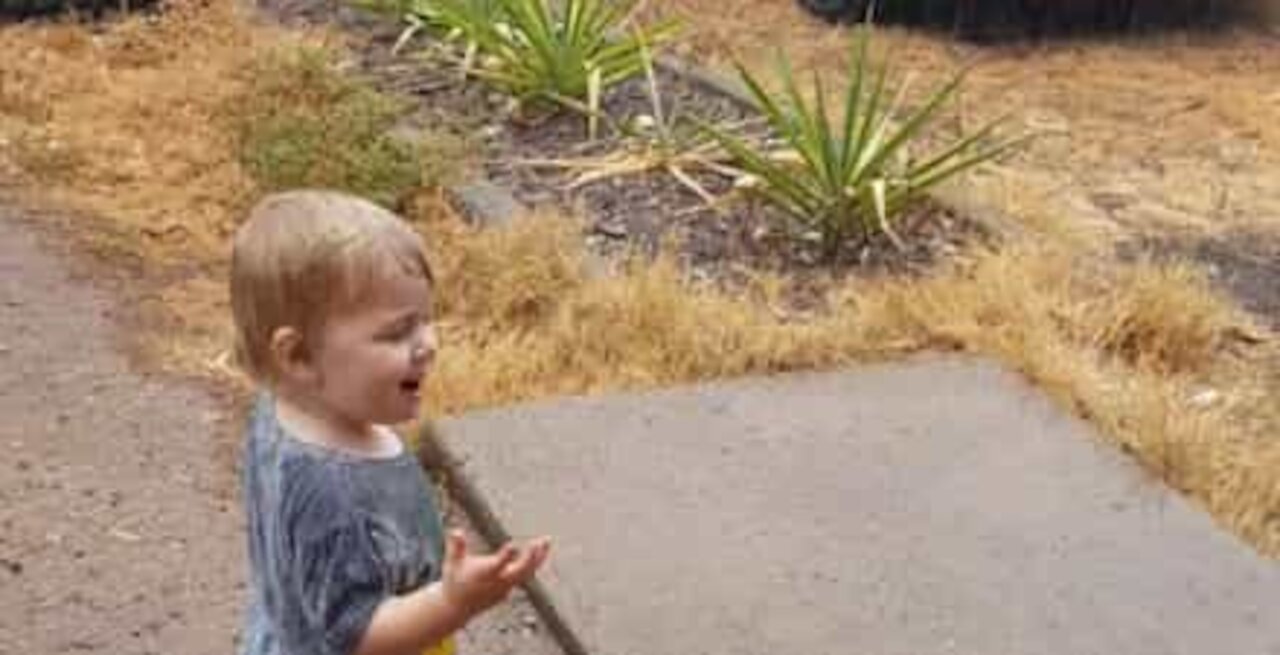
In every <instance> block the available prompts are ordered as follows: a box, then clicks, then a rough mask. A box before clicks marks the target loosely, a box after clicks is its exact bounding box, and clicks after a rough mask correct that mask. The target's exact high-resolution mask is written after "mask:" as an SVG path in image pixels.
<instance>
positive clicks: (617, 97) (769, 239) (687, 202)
mask: <svg viewBox="0 0 1280 655" xmlns="http://www.w3.org/2000/svg"><path fill="white" fill-rule="evenodd" d="M364 27H365V28H366V29H362V30H361V32H363V33H364V34H365V35H366V36H367V39H366V40H364V42H363V44H362V45H361V46H360V47H359V48H358V52H359V53H360V57H361V59H362V61H361V68H362V70H364V71H365V72H366V73H367V74H368V75H369V76H370V78H371V79H372V80H373V82H374V83H375V85H376V86H378V87H379V88H382V89H385V90H390V91H394V92H397V93H400V94H403V95H408V96H410V97H412V98H414V99H415V100H416V101H417V102H418V106H419V111H418V112H417V116H416V122H418V123H419V124H421V125H423V126H425V127H436V128H442V129H448V130H453V131H456V132H460V133H461V135H462V136H463V137H464V138H467V139H471V140H473V141H474V142H476V143H477V144H480V145H481V146H482V147H479V148H478V150H480V151H482V152H483V155H482V156H481V159H482V160H483V162H482V168H483V173H484V175H485V176H486V177H488V178H489V179H491V180H493V181H494V182H496V183H498V184H500V185H502V186H504V187H506V188H508V189H510V190H511V191H512V193H513V194H514V195H515V197H516V198H517V199H519V200H520V201H521V202H523V203H524V204H526V205H529V206H535V207H538V206H551V207H558V208H564V209H569V210H571V211H577V212H579V213H581V214H583V215H584V216H585V217H586V218H587V221H588V224H589V233H588V234H587V236H586V238H587V240H588V242H589V243H591V245H592V246H593V247H594V248H595V249H596V250H598V251H600V252H604V253H618V252H624V251H632V250H634V249H635V248H636V247H639V248H641V249H642V250H646V251H654V250H656V249H657V248H659V247H660V245H661V244H663V243H667V242H669V241H670V240H671V239H672V238H674V242H675V243H678V244H681V246H680V249H679V252H680V253H681V254H682V256H683V258H684V259H685V262H686V263H687V264H688V265H690V266H691V267H693V268H694V269H696V270H697V271H698V272H700V273H705V274H711V275H713V276H715V277H719V276H718V275H717V274H718V273H720V272H723V271H727V270H730V269H733V268H735V267H740V266H744V265H745V266H748V267H750V268H753V269H757V270H771V271H785V272H790V273H801V274H803V273H806V272H808V273H814V274H819V273H821V274H828V273H830V272H832V271H835V272H836V274H847V273H856V274H869V273H912V272H920V271H923V270H926V269H927V268H929V267H931V266H932V265H934V264H935V263H936V262H937V261H938V260H939V258H940V257H943V256H945V255H947V254H950V253H953V252H956V251H958V250H959V249H961V248H962V247H963V246H965V245H966V244H969V243H971V242H973V241H974V240H975V239H982V238H986V237H987V236H989V235H987V234H986V232H985V231H984V230H983V229H982V227H981V226H980V225H979V224H978V223H976V222H974V221H972V220H969V219H967V218H966V217H964V216H961V215H958V214H956V213H954V212H952V211H950V210H948V209H946V208H944V207H941V206H939V205H937V204H934V203H929V202H922V203H920V204H919V205H918V206H916V207H914V208H913V209H911V210H909V211H908V212H907V213H906V215H905V216H903V217H902V219H901V220H900V222H899V223H898V224H897V231H898V233H899V234H900V235H901V236H902V238H903V241H904V242H905V243H906V244H907V245H906V248H905V250H902V251H899V250H897V249H896V248H895V247H894V246H893V245H892V243H891V242H890V241H889V240H888V239H887V238H884V237H877V238H873V239H870V240H867V241H863V242H851V243H849V244H847V246H846V247H845V248H843V249H842V250H841V251H840V252H839V254H838V256H837V257H836V258H835V260H834V261H831V260H828V259H825V258H823V257H821V256H820V253H819V251H818V248H817V247H816V245H815V244H813V243H807V242H805V241H803V240H799V239H795V238H794V237H790V236H787V235H784V233H783V230H782V229H781V227H782V225H783V224H784V220H785V218H784V216H783V215H782V214H780V213H779V212H778V210H776V209H775V208H772V207H770V206H768V205H767V204H765V203H763V202H760V201H751V200H748V199H745V198H733V199H732V200H730V201H729V202H726V203H724V204H723V205H722V206H721V207H720V209H719V211H716V210H712V209H711V208H708V207H707V206H706V205H705V203H704V202H703V201H702V200H701V199H700V198H699V197H698V196H697V195H696V194H695V193H694V192H692V191H691V190H689V189H688V188H686V187H685V186H684V185H682V184H680V183H679V182H678V181H677V180H675V179H674V178H673V177H672V176H670V175H669V174H666V173H661V172H654V173H645V174H635V175H630V174H629V175H625V176H621V177H613V178H608V179H605V180H600V181H596V182H592V183H589V184H586V185H582V186H580V187H576V188H573V189H570V188H569V186H570V185H571V183H572V181H573V179H574V176H575V175H576V173H574V172H572V171H565V170H561V169H555V168H537V167H533V166H528V165H522V164H520V163H518V162H521V161H524V160H532V159H543V160H545V159H562V158H581V157H586V156H596V155H603V154H608V153H611V152H615V151H617V150H618V149H619V147H620V146H622V141H621V139H620V138H619V137H618V136H617V135H610V134H605V133H603V132H602V134H601V136H600V137H599V138H598V139H597V140H596V141H594V142H587V139H586V137H587V130H586V121H585V119H584V118H583V117H582V116H580V115H576V114H573V113H565V112H562V113H559V114H551V115H543V116H540V117H535V118H529V117H519V116H513V115H511V111H510V107H509V106H508V104H507V100H506V99H505V98H504V97H502V96H501V95H500V94H496V93H493V92H491V91H489V90H488V89H487V88H486V87H485V86H484V85H483V84H479V83H475V82H470V83H463V82H462V81H461V80H460V79H459V76H458V74H457V72H456V71H455V70H451V69H450V68H449V67H447V66H441V65H428V64H424V63H421V62H414V61H413V60H412V57H411V56H409V55H407V54H405V53H403V52H402V53H401V54H400V55H398V56H393V55H391V53H390V49H391V45H392V44H393V42H394V40H395V37H396V35H397V32H398V29H397V26H396V25H394V24H391V23H387V22H385V21H384V22H382V23H378V24H376V25H373V26H370V25H369V24H368V23H365V25H364ZM658 82H659V86H660V89H661V91H662V95H663V98H664V103H665V104H666V108H665V111H666V112H667V114H668V115H673V114H691V115H696V116H698V117H700V118H702V119H704V120H710V121H713V122H719V121H728V122H731V123H736V122H740V121H743V120H744V119H748V118H750V117H752V116H753V115H754V114H753V113H752V112H751V111H750V110H749V109H748V108H747V107H744V106H743V105H741V104H740V103H739V102H738V101H736V100H734V99H731V98H728V97H726V96H724V95H722V94H720V93H717V92H715V91H713V90H711V89H708V88H706V87H703V86H702V85H700V84H699V83H697V82H695V81H692V80H690V79H688V78H686V77H684V76H679V75H675V74H671V73H669V72H666V71H659V73H658ZM605 108H606V109H607V111H608V112H609V114H610V115H611V116H614V117H627V116H634V115H638V114H650V113H652V103H651V100H650V98H649V95H648V91H647V82H646V81H645V80H644V79H636V80H632V81H630V82H627V83H625V84H623V85H620V86H619V87H615V88H614V89H612V90H611V91H610V92H609V93H608V94H607V96H606V98H605ZM686 172H688V173H690V175H691V176H692V177H694V178H695V179H697V181H698V182H699V183H700V184H701V185H702V186H704V187H705V188H706V189H707V190H708V191H710V192H711V193H712V194H714V195H716V196H722V195H724V194H729V193H730V192H731V191H732V184H731V181H730V180H728V179H726V178H724V177H723V176H719V175H716V174H713V173H709V172H699V171H697V170H696V169H691V170H687V171H686Z"/></svg>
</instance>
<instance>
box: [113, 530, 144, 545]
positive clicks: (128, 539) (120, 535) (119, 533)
mask: <svg viewBox="0 0 1280 655" xmlns="http://www.w3.org/2000/svg"><path fill="white" fill-rule="evenodd" d="M107 534H109V535H111V536H112V537H115V538H116V539H119V540H120V541H123V542H125V543H137V542H139V541H142V537H141V536H139V535H137V534H135V533H133V532H129V531H128V530H124V529H122V528H111V530H110V531H108V532H107Z"/></svg>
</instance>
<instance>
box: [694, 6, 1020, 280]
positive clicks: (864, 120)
mask: <svg viewBox="0 0 1280 655" xmlns="http://www.w3.org/2000/svg"><path fill="white" fill-rule="evenodd" d="M870 31H871V29H870V25H868V26H866V29H864V30H863V32H862V36H861V37H860V38H859V39H858V40H856V41H855V43H854V45H853V46H852V48H851V49H850V59H849V65H848V69H849V70H848V75H849V85H848V88H847V90H846V92H845V95H844V106H843V114H842V116H841V117H840V119H839V122H838V123H836V122H833V121H832V119H831V117H830V115H829V114H828V112H827V106H828V105H827V102H828V101H827V95H826V91H825V89H824V87H823V85H822V80H821V78H820V77H818V75H817V74H815V75H814V78H813V100H806V99H805V97H804V96H803V95H801V93H800V91H799V89H798V88H797V87H796V84H795V80H794V78H793V76H792V74H791V70H790V65H789V63H788V62H787V60H786V58H785V57H779V60H778V67H779V73H780V75H781V78H782V81H783V85H784V88H783V91H782V92H781V93H773V92H770V91H766V90H765V89H764V87H763V86H762V85H761V84H760V82H758V81H757V80H756V78H755V77H753V76H752V75H751V74H750V73H748V72H747V70H746V68H744V67H743V66H742V65H741V64H739V65H738V66H737V68H738V72H739V74H740V75H741V77H742V80H743V82H744V83H745V84H746V86H747V89H748V91H749V92H750V94H751V96H752V97H753V99H754V100H755V102H756V104H757V105H758V106H759V108H760V110H761V111H762V112H764V115H765V118H766V119H767V120H768V122H769V125H770V127H771V129H772V130H773V131H774V132H775V133H776V134H777V135H778V136H779V137H780V139H781V141H782V144H783V146H782V147H781V148H776V147H766V146H758V145H754V144H752V143H749V142H747V141H745V140H743V139H741V138H738V137H736V136H734V135H731V134H730V133H728V132H727V131H725V130H724V129H722V128H719V127H716V126H714V125H710V124H706V123H704V124H703V129H704V130H705V131H706V132H707V133H708V134H710V135H711V136H713V137H714V138H715V139H716V140H718V141H719V142H720V144H721V145H722V146H723V147H724V148H725V150H727V151H728V152H729V153H730V154H731V155H733V157H734V158H735V159H736V160H737V162H738V166H739V167H740V168H741V169H742V170H744V171H745V172H746V173H747V174H748V175H749V179H751V181H752V182H753V183H755V184H753V185H750V186H752V187H753V188H755V189H756V190H757V191H758V192H759V193H761V194H763V195H764V196H765V197H766V198H768V199H769V200H772V201H773V202H775V203H776V204H778V205H779V206H780V207H782V208H783V209H784V210H785V211H786V212H787V213H788V214H789V215H790V216H791V217H792V218H793V219H794V221H795V225H793V226H791V227H794V228H798V229H796V230H795V231H796V232H798V233H799V234H800V235H802V236H806V237H807V236H808V235H809V234H812V233H817V235H818V237H819V238H820V240H821V243H822V246H823V250H824V252H825V253H826V255H827V256H828V257H833V256H834V255H835V254H836V253H837V252H838V251H839V249H840V247H841V246H842V245H843V244H844V243H845V242H846V241H847V240H849V239H851V238H853V237H859V236H860V237H862V238H864V239H865V238H867V237H869V236H871V235H873V234H876V233H884V234H886V235H888V236H889V237H890V238H891V239H893V240H894V242H895V243H899V240H898V238H897V235H896V234H895V232H894V230H893V227H892V226H893V221H894V219H895V218H896V217H897V216H898V215H899V213H900V212H901V211H902V210H903V209H904V208H905V207H906V206H907V205H908V204H910V203H911V202H913V201H915V200H918V199H919V198H921V197H922V196H923V194H924V193H925V192H926V191H928V190H929V189H930V188H931V187H933V186H934V185H936V184H938V183H940V182H943V181H945V180H947V179H949V178H951V177H953V176H955V175H957V174H959V173H961V172H963V171H965V170H966V169H968V168H971V167H973V166H976V165H977V164H980V163H982V162H984V161H987V160H989V159H992V158H994V157H996V156H998V155H1000V154H1002V153H1004V152H1006V151H1008V150H1010V149H1011V148H1013V147H1015V146H1016V145H1019V144H1020V143H1021V142H1022V139H1019V140H1013V141H1005V142H1001V143H995V144H987V143H985V142H986V141H987V140H988V138H989V137H990V136H991V135H992V133H993V131H994V130H995V128H996V126H997V125H998V121H995V122H991V123H988V124H987V125H985V126H984V127H982V128H980V129H978V130H977V131H975V132H972V133H970V134H968V135H961V136H960V137H959V138H958V139H957V140H956V141H955V142H954V143H952V144H951V145H949V146H947V147H945V148H943V149H941V150H940V151H938V152H935V153H933V154H930V155H928V156H925V157H919V158H917V157H916V156H915V152H909V151H910V150H911V146H913V145H916V144H917V143H918V141H919V140H920V137H921V136H922V134H923V131H924V129H925V128H926V126H927V125H928V123H929V122H930V121H931V120H932V119H933V118H934V117H935V116H936V114H937V113H938V111H939V110H940V109H942V108H943V107H944V106H945V105H946V103H947V101H948V100H950V99H951V98H952V96H953V94H954V93H955V92H956V90H957V89H958V88H959V87H960V84H961V82H962V80H963V73H960V74H957V75H956V76H954V77H953V78H952V79H951V80H950V81H949V82H947V83H946V84H944V85H943V86H942V87H941V88H939V89H937V90H935V91H934V92H933V93H932V94H931V95H929V96H928V98H927V99H926V100H925V102H924V103H923V104H922V105H921V106H920V107H919V108H917V109H915V110H914V111H913V112H910V113H909V114H908V115H907V116H906V118H905V120H902V121H898V120H897V119H896V115H897V114H898V113H899V111H900V109H901V106H902V101H903V97H904V95H905V90H906V83H905V82H904V83H902V84H899V85H897V88H896V89H892V90H890V88H889V86H888V85H889V82H888V80H889V77H890V75H889V63H888V62H887V61H886V62H884V63H882V64H881V65H880V66H879V67H878V68H877V69H875V70H872V67H871V66H870V65H869V63H868V55H867V44H868V41H869V38H870V37H869V36H868V35H869V33H870Z"/></svg>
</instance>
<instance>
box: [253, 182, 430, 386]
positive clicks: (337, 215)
mask: <svg viewBox="0 0 1280 655" xmlns="http://www.w3.org/2000/svg"><path fill="white" fill-rule="evenodd" d="M391 271H398V272H401V273H404V274H407V275H413V276H418V277H422V278H423V279H425V280H426V281H427V282H428V283H431V282H433V278H432V274H431V267H430V266H429V265H428V263H427V257H426V253H425V252H424V250H423V246H422V240H421V238H420V237H419V236H418V234H417V233H415V232H414V231H413V229H412V228H410V227H409V226H408V225H407V224H406V223H405V222H404V221H402V220H400V218H398V217H397V216H396V215H395V214H393V213H391V212H389V211H387V210H385V209H383V208H381V207H379V206H377V205H375V204H373V203H371V202H368V201H365V200H361V199H360V198H356V197H353V196H349V195H346V194H342V193H337V192H333V191H289V192H285V193H277V194H273V195H270V196H268V197H266V198H264V199H263V200H262V201H261V202H259V203H258V204H257V205H256V206H254V208H253V209H252V210H251V211H250V212H249V217H248V220H246V221H245V223H244V225H242V226H240V229H239V230H238V231H237V232H236V236H235V241H234V246H233V248H232V254H231V311H232V314H233V316H234V318H235V327H236V358H237V360H238V361H239V363H240V365H241V366H243V367H244V368H245V369H246V370H247V371H248V372H249V374H250V375H252V376H253V377H254V378H255V379H257V380H259V381H263V382H270V381H272V380H273V379H274V373H275V371H274V367H273V366H272V361H271V353H270V350H271V339H272V335H274V334H275V332H276V331H277V330H278V329H280V328H282V327H293V328H295V329H297V330H299V331H300V332H301V333H302V335H303V344H304V347H309V348H310V347H315V346H316V345H318V344H319V340H320V333H321V330H322V328H323V326H324V320H325V318H326V317H327V316H329V315H331V313H332V312H335V311H340V310H343V309H347V308H350V307H352V306H354V305H355V304H356V303H357V301H358V300H359V299H360V298H361V297H362V296H366V295H367V293H368V291H369V289H370V287H371V286H372V285H374V284H376V283H377V280H378V279H380V277H381V276H382V275H385V274H387V273H389V272H391Z"/></svg>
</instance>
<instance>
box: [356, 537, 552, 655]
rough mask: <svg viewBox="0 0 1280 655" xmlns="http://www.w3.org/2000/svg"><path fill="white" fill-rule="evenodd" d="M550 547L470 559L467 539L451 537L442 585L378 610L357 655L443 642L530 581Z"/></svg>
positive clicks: (540, 544) (538, 543)
mask: <svg viewBox="0 0 1280 655" xmlns="http://www.w3.org/2000/svg"><path fill="white" fill-rule="evenodd" d="M550 547H551V545H550V542H549V541H548V540H547V539H546V538H542V539H537V540H535V541H533V542H531V543H530V544H529V545H527V546H526V547H524V548H516V547H515V546H513V545H512V544H506V545H504V546H503V547H502V548H501V549H499V550H498V552H496V553H494V554H492V555H469V554H468V553H467V542H466V537H464V536H463V535H462V533H461V532H457V531H454V532H451V533H450V534H449V536H448V539H447V542H446V545H445V557H444V567H443V570H442V572H441V573H442V575H441V579H440V581H439V582H435V583H432V584H429V585H427V586H425V587H422V588H420V589H418V590H417V591H414V592H411V593H408V594H405V595H403V596H395V597H392V598H389V599H387V600H385V601H383V602H382V603H381V604H380V605H378V608H377V610H375V611H374V613H373V618H372V619H371V620H370V622H369V627H368V628H367V629H366V630H365V632H364V636H363V637H361V639H360V643H359V646H358V647H357V648H356V651H355V655H404V654H407V653H412V654H416V653H420V652H421V651H422V650H423V649H425V648H427V647H429V646H432V645H434V644H438V643H440V642H441V641H444V640H445V639H446V638H447V637H449V636H450V635H452V634H453V633H455V632H457V631H458V630H460V629H462V627H463V626H465V625H466V624H467V622H468V621H469V620H471V618H472V617H474V616H476V615H477V614H480V613H481V612H483V611H485V610H487V609H489V608H490V607H492V606H494V605H496V604H498V603H499V602H501V601H502V599H503V598H506V596H507V594H508V593H510V592H511V590H512V589H513V588H514V587H515V586H517V585H519V584H522V583H524V582H525V581H526V580H528V579H529V578H531V577H533V574H534V573H535V572H536V571H537V570H538V567H540V566H542V563H543V562H545V561H546V559H547V554H548V552H549V551H550Z"/></svg>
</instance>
